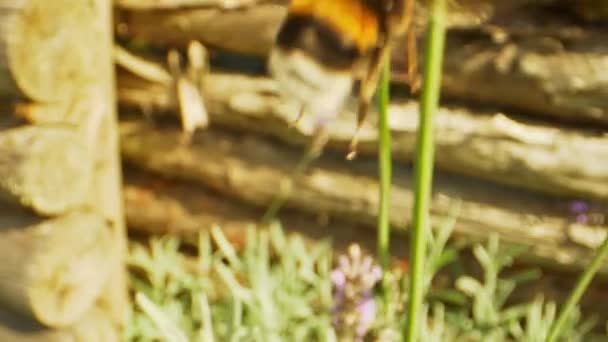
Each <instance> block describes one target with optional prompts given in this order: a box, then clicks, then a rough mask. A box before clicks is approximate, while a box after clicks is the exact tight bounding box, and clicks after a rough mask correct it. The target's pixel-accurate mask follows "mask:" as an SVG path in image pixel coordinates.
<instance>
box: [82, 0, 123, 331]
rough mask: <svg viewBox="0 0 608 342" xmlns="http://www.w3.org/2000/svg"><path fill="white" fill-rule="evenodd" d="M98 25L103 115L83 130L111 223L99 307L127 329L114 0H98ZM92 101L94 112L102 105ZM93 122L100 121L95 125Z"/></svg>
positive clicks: (95, 187)
mask: <svg viewBox="0 0 608 342" xmlns="http://www.w3.org/2000/svg"><path fill="white" fill-rule="evenodd" d="M95 4H96V8H97V12H96V17H95V18H96V25H97V27H98V28H99V36H98V38H97V39H96V40H95V41H92V42H90V44H93V45H95V46H99V47H100V50H99V54H98V56H97V58H98V61H97V65H96V66H95V70H96V75H95V76H96V78H95V80H96V85H98V86H99V93H97V96H98V98H99V103H101V108H103V111H102V113H103V115H102V116H101V118H100V120H99V121H95V120H86V121H84V122H83V123H82V124H83V125H87V126H88V127H92V129H89V130H87V129H83V130H84V131H85V132H86V131H88V132H90V134H89V136H93V137H95V139H94V140H93V143H92V146H94V147H93V149H92V153H93V155H94V156H95V160H94V161H93V165H94V166H95V172H94V173H93V179H92V181H91V184H92V186H91V192H90V197H89V198H90V201H91V202H90V203H91V205H92V207H93V208H95V210H96V211H97V212H99V213H100V214H101V215H102V216H103V217H104V218H105V219H106V220H108V221H110V222H111V224H112V228H113V229H112V259H111V260H112V271H111V272H112V273H111V275H110V279H109V280H108V281H107V282H106V283H105V284H104V285H105V289H104V292H103V293H102V295H101V297H100V298H99V306H100V308H102V309H103V310H105V312H106V313H108V314H109V315H110V319H111V321H112V323H113V325H114V327H115V328H117V329H118V330H117V331H119V332H120V331H122V330H123V329H125V326H124V325H125V323H126V322H128V317H127V315H128V313H129V305H130V301H129V295H128V284H127V269H126V252H127V233H126V228H125V224H124V213H123V200H122V171H121V161H120V148H119V146H118V145H119V144H118V136H119V132H118V125H117V112H116V90H115V83H116V78H115V73H114V62H113V47H114V31H113V30H112V27H113V26H112V25H113V8H112V1H109V0H95ZM95 103H96V102H92V111H93V110H95V109H97V108H99V106H95ZM91 122H97V124H96V125H94V124H91Z"/></svg>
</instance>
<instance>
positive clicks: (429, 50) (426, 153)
mask: <svg viewBox="0 0 608 342" xmlns="http://www.w3.org/2000/svg"><path fill="white" fill-rule="evenodd" d="M445 19H446V0H433V1H432V3H431V8H430V12H429V31H428V35H427V43H426V51H425V59H424V63H425V68H424V75H423V88H422V94H421V98H420V119H419V122H420V124H419V126H418V140H417V162H416V165H415V173H414V177H415V179H414V181H415V184H416V191H415V195H414V196H415V198H414V208H413V219H412V228H411V229H412V230H411V235H410V262H411V268H410V287H409V303H408V320H407V329H406V341H407V342H415V341H416V340H417V338H418V328H419V323H418V322H419V321H418V317H419V315H420V314H421V313H422V310H421V307H422V302H423V295H424V265H425V260H424V259H425V253H426V252H425V249H426V236H427V230H428V229H429V222H428V217H429V202H430V196H431V185H432V180H433V158H434V156H433V155H434V146H433V116H434V113H435V111H436V110H437V107H438V102H439V94H440V88H441V67H442V63H443V50H444V45H445V44H444V43H445Z"/></svg>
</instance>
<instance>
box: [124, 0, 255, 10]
mask: <svg viewBox="0 0 608 342" xmlns="http://www.w3.org/2000/svg"><path fill="white" fill-rule="evenodd" d="M257 2H260V1H259V0H115V1H114V6H115V7H117V8H122V9H135V10H148V11H149V10H158V9H180V8H193V7H213V8H221V9H234V8H241V7H245V6H250V5H252V4H254V3H257Z"/></svg>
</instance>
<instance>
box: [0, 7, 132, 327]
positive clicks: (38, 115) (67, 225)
mask: <svg viewBox="0 0 608 342" xmlns="http://www.w3.org/2000/svg"><path fill="white" fill-rule="evenodd" d="M112 10H113V7H112V2H111V1H108V0H91V1H80V0H59V1H46V0H18V1H7V0H4V1H3V0H0V98H2V100H1V101H2V107H3V108H4V112H3V113H2V115H0V170H1V171H0V178H2V180H0V193H1V195H0V197H1V198H2V199H3V201H2V204H1V205H0V208H2V210H5V208H9V207H11V206H12V207H15V209H10V210H14V212H11V216H7V217H6V218H5V217H2V218H1V219H8V218H14V219H17V218H19V216H21V219H22V220H25V221H28V220H30V219H31V218H30V217H29V215H33V213H35V214H36V215H38V216H44V217H46V219H47V220H49V221H48V222H49V223H44V222H42V223H39V222H38V223H37V222H30V226H31V227H29V226H28V225H26V224H23V228H20V229H17V228H15V229H10V230H7V231H6V234H9V233H10V234H12V235H11V239H13V240H14V239H20V240H19V242H20V243H22V244H24V246H23V248H22V249H21V250H20V251H19V253H21V254H18V253H17V251H15V247H13V245H9V246H7V247H5V248H4V251H5V252H6V253H12V254H14V255H13V256H11V259H10V260H11V261H10V263H4V265H3V267H5V268H6V269H3V270H5V271H6V272H9V271H10V272H13V273H14V274H15V276H18V275H19V274H21V275H22V279H21V280H19V279H17V281H20V282H21V283H23V284H22V285H23V288H22V289H21V292H17V293H16V292H15V291H17V290H15V288H14V287H10V286H8V285H7V286H4V285H3V287H2V288H0V298H13V302H10V303H4V302H3V301H2V300H0V309H2V310H4V309H7V310H8V308H7V305H12V307H13V309H15V310H17V309H20V310H21V311H22V312H24V313H25V314H28V313H30V316H34V317H35V318H36V319H38V320H39V321H40V322H42V323H44V324H47V325H66V324H69V323H72V322H75V321H77V320H79V319H80V318H81V317H80V316H82V315H84V314H85V313H86V312H85V310H84V308H85V307H86V306H89V307H90V305H91V303H92V302H95V303H96V305H97V306H98V308H99V310H101V311H103V312H104V313H105V314H106V315H107V317H106V318H107V319H108V320H109V321H111V322H112V324H113V327H114V329H116V331H115V332H116V333H118V331H119V330H118V329H119V328H120V327H121V326H122V324H124V323H125V322H126V319H125V314H126V313H128V310H127V309H128V305H129V302H128V295H127V284H126V268H125V264H124V256H125V249H126V234H125V229H124V222H123V220H124V218H123V214H122V198H121V178H120V159H119V158H120V157H119V149H118V140H117V138H118V133H117V128H116V111H115V89H114V63H113V58H112V56H113V55H112V48H113V22H112V18H111V17H112ZM7 103H9V104H11V106H8V105H5V104H7ZM11 109H12V110H11ZM16 118H19V119H21V120H20V121H19V122H18V123H16V122H15V120H17V119H16ZM22 119H25V121H26V122H23V120H22ZM9 122H10V123H9ZM24 208H28V209H32V210H31V211H22V210H21V209H24ZM84 208H86V210H90V212H91V213H90V215H91V216H92V217H94V218H97V220H98V221H95V220H92V219H90V220H89V221H91V222H88V221H87V220H85V219H84V218H79V217H80V216H81V214H80V213H81V211H80V210H84ZM6 210H9V209H6ZM32 212H33V213H32ZM79 215H80V216H79ZM13 216H15V217H13ZM45 222H46V221H45ZM37 224H39V225H40V226H39V228H36V227H37V226H36V225H37ZM100 225H103V227H105V230H106V231H105V233H104V234H105V235H104V236H102V237H100V236H99V230H100V229H101V228H100ZM9 227H11V228H12V226H10V225H9V226H7V229H8V228H9ZM26 227H29V228H26ZM38 230H41V231H42V232H40V233H36V231H38ZM28 232H30V233H29V235H28ZM43 233H44V234H43ZM3 234H5V233H3ZM32 234H33V235H32ZM36 234H38V235H40V236H38V235H36ZM41 234H42V235H41ZM30 235H31V236H30ZM95 238H97V240H90V239H95ZM13 240H10V239H8V238H3V239H2V242H1V243H2V244H3V245H2V246H3V247H4V244H10V242H11V241H13ZM30 240H31V241H30ZM62 243H66V244H67V245H62ZM9 247H11V248H9ZM37 248H39V249H41V248H42V249H43V250H42V251H41V250H39V249H37ZM44 248H46V249H44ZM83 248H84V250H83ZM99 249H102V250H103V252H104V254H103V255H102V256H99V255H97V254H95V253H98V254H99V253H101V252H99ZM45 252H46V253H49V254H45ZM52 253H55V254H57V255H56V256H55V255H53V254H52ZM87 253H92V254H91V255H90V256H89V254H87ZM7 257H8V256H7ZM94 257H99V258H101V260H92V259H91V258H93V259H94ZM38 258H47V259H48V260H45V261H44V262H41V261H39V260H38ZM5 260H6V258H5ZM32 265H33V266H32ZM45 265H46V269H43V270H38V269H34V270H32V267H34V266H35V267H45ZM30 266H31V267H30ZM55 266H56V267H62V266H63V267H69V268H68V269H66V270H56V269H54V268H53V267H55ZM81 266H82V267H84V268H85V269H84V270H83V269H82V268H81ZM19 267H22V269H20V268H19ZM11 270H12V271H11ZM106 270H107V272H106ZM34 271H35V273H33V274H31V273H32V272H34ZM19 272H21V273H19ZM62 272H63V273H62ZM108 273H110V275H108ZM63 276H65V277H66V278H63ZM102 276H103V277H102ZM53 277H56V278H53ZM2 279H5V280H6V279H10V278H6V277H4V276H3V278H2ZM10 280H11V281H12V279H10ZM28 282H29V283H28ZM62 282H63V283H62ZM15 284H17V283H15ZM28 286H29V287H34V288H33V289H30V288H29V287H28ZM57 286H59V288H57ZM102 290H103V291H102ZM11 291H12V292H11ZM53 291H54V292H53ZM62 291H63V292H62ZM32 293H33V294H35V295H36V296H37V297H35V298H34V297H32ZM20 296H21V297H20ZM28 296H29V297H28ZM45 296H46V297H48V298H45ZM53 296H55V297H53ZM62 296H63V297H62ZM30 297H31V298H30ZM39 297H43V298H39ZM78 297H82V298H78ZM28 305H29V306H28ZM62 305H64V306H62ZM28 310H29V311H28ZM36 310H38V311H36ZM39 311H40V312H39Z"/></svg>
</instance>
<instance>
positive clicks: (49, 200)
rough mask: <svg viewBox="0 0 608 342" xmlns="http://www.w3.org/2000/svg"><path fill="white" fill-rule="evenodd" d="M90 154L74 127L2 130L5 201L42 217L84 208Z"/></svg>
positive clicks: (1, 194)
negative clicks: (31, 210) (28, 209)
mask: <svg viewBox="0 0 608 342" xmlns="http://www.w3.org/2000/svg"><path fill="white" fill-rule="evenodd" d="M91 167H92V161H91V158H90V153H89V151H88V149H87V148H86V146H84V143H83V141H82V139H81V137H80V135H79V134H78V132H76V131H75V130H73V129H71V128H70V127H59V126H49V127H36V126H25V127H20V128H13V129H8V130H5V131H1V132H0V199H1V200H3V201H4V202H5V203H6V202H8V203H12V204H19V205H23V206H25V207H27V208H31V209H33V210H34V211H35V212H37V213H39V214H41V215H54V214H59V213H63V212H66V211H68V210H70V209H73V208H75V207H81V206H82V205H83V204H84V202H85V198H86V195H87V192H88V189H89V187H90V182H91Z"/></svg>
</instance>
